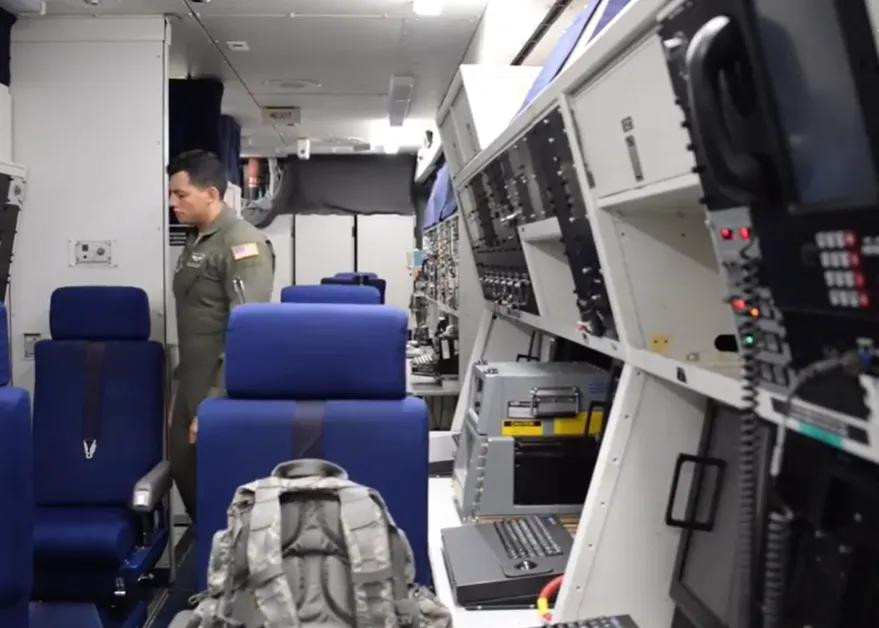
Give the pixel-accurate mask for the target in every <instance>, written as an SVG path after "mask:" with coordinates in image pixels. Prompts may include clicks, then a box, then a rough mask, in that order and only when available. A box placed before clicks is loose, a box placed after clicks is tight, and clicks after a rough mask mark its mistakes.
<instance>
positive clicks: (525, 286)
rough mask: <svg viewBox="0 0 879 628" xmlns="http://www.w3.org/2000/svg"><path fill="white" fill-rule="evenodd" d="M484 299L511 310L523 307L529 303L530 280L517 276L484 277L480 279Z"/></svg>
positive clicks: (491, 275)
mask: <svg viewBox="0 0 879 628" xmlns="http://www.w3.org/2000/svg"><path fill="white" fill-rule="evenodd" d="M480 283H482V292H483V294H484V295H485V298H487V299H489V300H491V301H494V302H495V303H498V304H500V305H506V306H508V307H512V308H521V307H525V306H526V305H528V303H530V301H531V294H532V292H531V280H530V279H528V277H527V276H524V275H519V274H503V275H495V274H490V275H485V276H484V277H482V278H481V279H480Z"/></svg>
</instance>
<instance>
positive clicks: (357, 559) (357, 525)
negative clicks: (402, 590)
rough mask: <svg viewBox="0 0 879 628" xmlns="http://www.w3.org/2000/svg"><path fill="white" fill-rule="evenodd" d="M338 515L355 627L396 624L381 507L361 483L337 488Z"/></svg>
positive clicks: (393, 626)
mask: <svg viewBox="0 0 879 628" xmlns="http://www.w3.org/2000/svg"><path fill="white" fill-rule="evenodd" d="M339 515H340V519H341V522H342V530H343V531H344V534H345V542H346V544H347V546H348V557H349V560H350V561H351V584H352V588H353V591H354V610H355V615H356V618H357V628H397V627H398V625H399V624H398V622H397V613H396V607H395V604H394V601H395V596H394V569H393V565H392V563H391V555H392V552H391V547H390V536H389V534H388V526H387V523H386V520H385V515H384V512H383V509H382V508H381V507H380V506H379V504H378V503H377V502H376V501H375V500H374V499H373V496H372V492H371V491H370V490H369V489H368V488H366V487H363V486H351V487H348V488H343V489H341V490H340V491H339Z"/></svg>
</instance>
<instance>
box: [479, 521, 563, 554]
mask: <svg viewBox="0 0 879 628" xmlns="http://www.w3.org/2000/svg"><path fill="white" fill-rule="evenodd" d="M543 519H544V518H543V517H538V516H535V515H532V516H529V517H522V518H518V519H505V520H503V521H496V522H495V523H494V527H495V530H497V533H498V537H499V538H500V540H501V545H503V547H504V551H506V553H507V557H508V558H510V559H511V560H512V559H522V558H544V557H546V556H559V555H561V553H562V549H561V548H560V547H559V545H558V543H556V542H555V541H554V540H553V538H552V535H551V534H550V533H549V531H548V530H547V529H546V524H545V523H544V521H543ZM547 519H550V521H551V522H552V523H555V519H554V518H552V517H547Z"/></svg>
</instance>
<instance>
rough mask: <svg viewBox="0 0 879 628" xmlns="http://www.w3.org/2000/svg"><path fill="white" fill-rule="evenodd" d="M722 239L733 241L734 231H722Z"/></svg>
mask: <svg viewBox="0 0 879 628" xmlns="http://www.w3.org/2000/svg"><path fill="white" fill-rule="evenodd" d="M720 237H721V238H723V239H724V240H732V239H733V230H732V229H730V228H729V227H724V228H723V229H721V230H720Z"/></svg>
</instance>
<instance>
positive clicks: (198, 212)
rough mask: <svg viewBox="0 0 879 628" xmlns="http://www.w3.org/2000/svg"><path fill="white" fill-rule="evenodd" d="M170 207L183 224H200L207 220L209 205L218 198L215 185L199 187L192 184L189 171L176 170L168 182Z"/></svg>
mask: <svg viewBox="0 0 879 628" xmlns="http://www.w3.org/2000/svg"><path fill="white" fill-rule="evenodd" d="M168 192H169V194H170V200H169V202H170V203H171V208H172V209H173V210H174V213H175V214H176V215H177V220H179V221H180V222H181V223H182V224H184V225H202V224H205V223H206V222H208V221H209V219H210V215H211V206H212V204H213V203H215V202H216V201H217V200H219V197H220V196H219V192H218V191H217V189H216V188H215V187H210V186H209V187H207V188H204V189H202V188H199V187H198V186H195V185H193V184H192V181H190V179H189V173H188V172H186V171H182V172H177V173H175V174H173V175H171V180H170V181H169V182H168Z"/></svg>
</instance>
